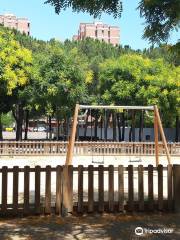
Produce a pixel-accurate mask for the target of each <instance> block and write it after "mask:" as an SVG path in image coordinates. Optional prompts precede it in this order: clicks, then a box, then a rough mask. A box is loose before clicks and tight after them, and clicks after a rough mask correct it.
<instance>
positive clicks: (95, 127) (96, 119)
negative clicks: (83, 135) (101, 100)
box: [94, 111, 98, 141]
mask: <svg viewBox="0 0 180 240" xmlns="http://www.w3.org/2000/svg"><path fill="white" fill-rule="evenodd" d="M97 130H98V113H97V111H96V112H95V125H94V137H95V139H96V141H97Z"/></svg>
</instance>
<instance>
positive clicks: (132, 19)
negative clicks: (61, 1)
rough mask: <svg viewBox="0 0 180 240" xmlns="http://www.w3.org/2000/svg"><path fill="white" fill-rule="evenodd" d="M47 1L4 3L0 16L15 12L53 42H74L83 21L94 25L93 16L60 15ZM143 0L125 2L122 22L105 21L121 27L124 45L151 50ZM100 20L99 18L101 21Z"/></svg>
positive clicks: (173, 38) (34, 32)
mask: <svg viewBox="0 0 180 240" xmlns="http://www.w3.org/2000/svg"><path fill="white" fill-rule="evenodd" d="M44 1H45V0H28V1H25V0H5V1H4V0H0V14H3V13H7V12H8V13H14V14H15V15H17V16H18V17H28V19H29V20H30V22H31V35H32V36H33V37H36V38H38V39H43V40H49V39H51V38H56V39H59V40H62V41H63V40H65V39H67V38H69V39H71V38H72V36H73V35H74V34H76V33H77V31H78V26H79V23H80V22H93V21H94V19H93V17H91V16H90V15H89V14H84V13H79V14H77V13H73V12H72V11H71V9H69V10H66V11H64V12H62V13H60V15H57V14H55V12H54V8H53V7H52V6H50V5H44V4H43V2H44ZM138 2H139V0H133V1H132V0H124V1H123V13H122V17H121V18H120V19H114V18H113V16H109V15H105V14H103V16H102V17H101V19H100V20H101V21H103V22H104V23H107V24H112V25H117V26H119V27H120V31H121V40H120V43H121V44H122V45H130V46H131V47H132V48H134V49H143V48H145V47H149V44H148V41H147V40H144V39H142V34H143V27H144V26H143V22H144V20H143V19H141V18H140V17H139V12H138V11H137V10H136V8H137V6H138ZM98 21H99V19H98ZM179 38H180V34H179V33H178V32H173V33H172V34H171V39H170V40H169V42H170V43H174V42H176V41H177V39H179Z"/></svg>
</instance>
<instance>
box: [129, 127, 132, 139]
mask: <svg viewBox="0 0 180 240" xmlns="http://www.w3.org/2000/svg"><path fill="white" fill-rule="evenodd" d="M131 141H132V126H131V127H130V129H129V142H131Z"/></svg>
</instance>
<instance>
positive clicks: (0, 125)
mask: <svg viewBox="0 0 180 240" xmlns="http://www.w3.org/2000/svg"><path fill="white" fill-rule="evenodd" d="M2 131H3V126H2V119H1V114H0V141H2V140H3V133H2Z"/></svg>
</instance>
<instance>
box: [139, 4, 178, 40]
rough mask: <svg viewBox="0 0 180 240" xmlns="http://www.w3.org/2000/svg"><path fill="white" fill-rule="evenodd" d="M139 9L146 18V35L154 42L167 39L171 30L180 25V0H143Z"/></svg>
mask: <svg viewBox="0 0 180 240" xmlns="http://www.w3.org/2000/svg"><path fill="white" fill-rule="evenodd" d="M139 9H140V14H141V16H142V17H144V18H145V19H146V27H145V30H144V37H145V38H148V39H149V40H150V42H152V43H155V42H156V43H159V42H161V41H167V39H168V38H169V35H170V32H171V31H172V30H174V29H177V28H178V27H179V25H180V1H179V0H156V1H154V0H149V1H147V0H142V1H140V3H139Z"/></svg>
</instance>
